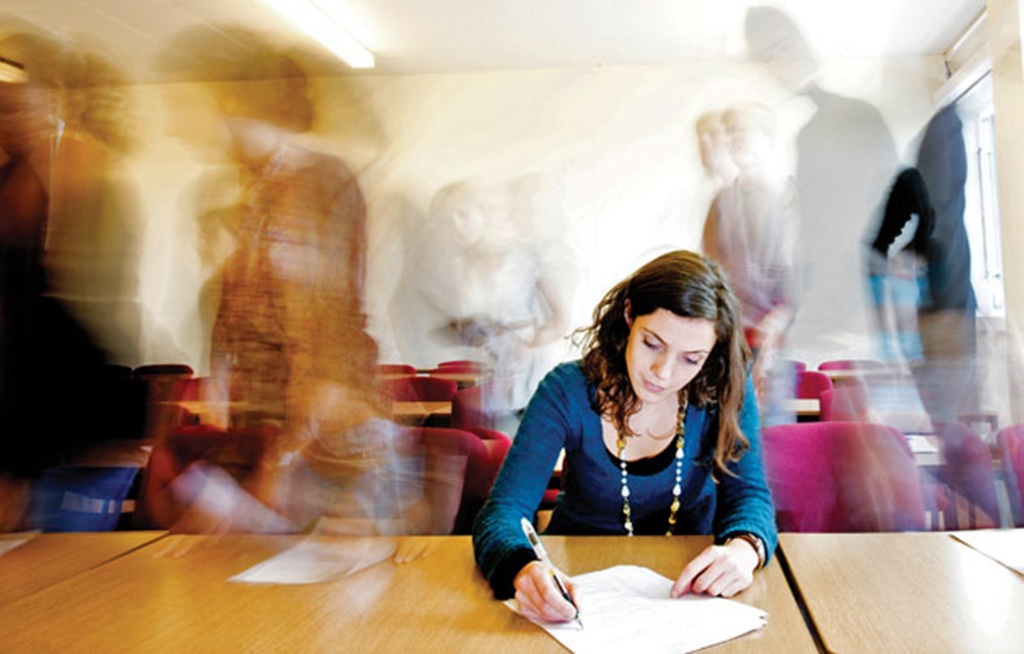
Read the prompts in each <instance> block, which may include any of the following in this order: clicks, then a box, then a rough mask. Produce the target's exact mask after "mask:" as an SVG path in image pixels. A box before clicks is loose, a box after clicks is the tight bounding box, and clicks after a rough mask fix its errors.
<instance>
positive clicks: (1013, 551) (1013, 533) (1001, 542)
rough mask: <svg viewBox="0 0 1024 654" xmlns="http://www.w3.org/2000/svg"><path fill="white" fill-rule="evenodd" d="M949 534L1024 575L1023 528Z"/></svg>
mask: <svg viewBox="0 0 1024 654" xmlns="http://www.w3.org/2000/svg"><path fill="white" fill-rule="evenodd" d="M950 536H952V537H953V538H955V539H956V540H959V541H960V542H962V543H964V544H965V545H968V546H969V547H972V548H974V549H976V550H978V551H979V552H981V553H982V554H984V555H985V556H988V557H990V558H993V559H995V560H996V561H999V562H1000V563H1002V564H1003V565H1005V566H1006V567H1008V568H1010V569H1011V570H1016V571H1017V572H1019V573H1020V574H1022V575H1024V529H978V530H972V531H956V532H953V533H951V534H950Z"/></svg>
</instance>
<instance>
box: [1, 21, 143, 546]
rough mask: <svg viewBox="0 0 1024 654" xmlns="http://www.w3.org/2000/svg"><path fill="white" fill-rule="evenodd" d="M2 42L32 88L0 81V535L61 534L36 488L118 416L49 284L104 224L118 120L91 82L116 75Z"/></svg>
mask: <svg viewBox="0 0 1024 654" xmlns="http://www.w3.org/2000/svg"><path fill="white" fill-rule="evenodd" d="M9 38H10V39H14V40H17V42H18V45H19V50H20V51H21V52H23V53H24V54H25V56H26V57H27V59H26V61H25V70H26V73H27V75H28V79H29V81H28V82H26V83H16V84H9V83H0V148H2V151H3V167H2V168H0V287H2V295H0V424H2V425H3V429H2V430H0V434H2V437H0V529H2V530H11V529H17V528H26V527H41V528H59V527H60V525H59V524H58V522H59V516H55V515H52V514H51V513H49V509H48V508H47V507H48V504H47V503H46V502H45V501H44V500H45V498H44V497H43V496H42V495H41V493H43V490H42V489H44V488H46V486H45V485H40V483H39V482H40V480H41V479H43V478H44V477H45V476H46V475H47V471H48V470H51V469H53V468H55V467H57V466H59V465H61V464H66V463H72V462H74V461H76V460H77V459H78V458H79V456H80V455H82V454H84V453H85V452H86V451H87V450H88V448H89V447H90V446H92V445H95V444H97V443H98V442H99V441H100V440H103V439H106V438H109V433H108V432H107V431H106V430H104V429H101V428H100V425H101V424H103V423H104V420H103V416H104V415H106V414H107V412H110V411H114V412H119V411H121V410H123V409H124V407H120V406H116V405H114V404H112V403H111V397H110V396H108V395H107V394H106V393H107V392H108V390H109V387H107V386H106V385H105V384H104V380H105V379H106V377H105V375H104V373H105V365H106V363H107V362H108V357H107V354H106V353H105V352H104V350H103V349H102V348H101V347H100V346H99V345H98V344H97V343H96V341H95V339H94V337H93V335H92V334H91V333H90V332H89V331H88V330H87V329H86V328H85V327H83V325H82V324H80V322H79V320H78V319H77V318H76V316H75V315H74V314H73V313H72V312H71V311H70V310H69V308H68V307H67V306H66V305H65V303H64V302H63V301H62V300H61V299H60V294H59V293H58V292H57V291H58V288H57V285H55V284H54V282H53V280H54V279H55V278H56V279H61V280H62V281H64V282H65V284H70V283H72V281H71V280H72V279H73V278H74V274H73V273H72V274H70V275H69V273H71V268H74V266H72V265H70V263H69V262H70V261H71V258H72V257H77V256H79V254H80V253H77V247H78V245H79V244H77V243H74V242H73V240H72V242H70V243H69V242H65V241H63V240H62V238H61V237H62V235H63V233H65V232H69V231H71V232H73V231H75V230H78V229H79V228H80V227H81V225H80V224H79V223H84V224H88V225H95V224H96V221H100V222H102V220H103V218H97V215H96V213H97V212H99V211H100V209H99V207H100V206H102V205H103V203H104V202H105V201H106V199H107V198H108V195H107V193H108V188H107V187H106V186H105V177H104V171H105V170H107V168H106V167H105V164H106V163H107V162H109V161H111V159H112V157H113V154H112V152H111V149H110V146H109V142H110V141H117V137H116V136H115V135H114V134H113V133H112V132H108V131H107V128H110V123H111V122H116V118H115V117H114V116H112V115H110V114H109V113H108V112H107V111H106V109H107V107H106V106H105V104H104V100H103V98H104V97H105V90H102V89H96V88H93V87H92V86H90V84H93V83H98V82H99V81H100V79H102V81H103V82H104V83H106V82H108V81H111V80H110V79H109V78H107V77H104V76H102V75H101V76H99V78H97V77H96V76H93V75H92V73H94V72H96V71H100V70H103V71H113V69H112V68H107V66H108V65H107V64H106V63H105V62H103V61H101V60H100V59H98V58H96V57H95V56H94V55H88V54H85V53H84V52H82V51H80V50H79V49H78V48H77V47H75V45H74V44H71V43H69V42H63V41H58V40H53V39H47V38H42V37H38V36H35V35H27V34H26V35H17V36H13V37H9ZM0 45H4V46H8V47H9V46H10V41H5V42H4V44H0ZM78 272H82V271H80V270H75V271H74V273H78ZM115 276H116V275H115ZM69 278H70V279H69ZM55 483H56V482H55ZM58 485H59V484H58ZM34 491H35V492H34ZM33 495H35V497H33Z"/></svg>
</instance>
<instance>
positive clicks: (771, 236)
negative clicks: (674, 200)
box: [697, 104, 796, 401]
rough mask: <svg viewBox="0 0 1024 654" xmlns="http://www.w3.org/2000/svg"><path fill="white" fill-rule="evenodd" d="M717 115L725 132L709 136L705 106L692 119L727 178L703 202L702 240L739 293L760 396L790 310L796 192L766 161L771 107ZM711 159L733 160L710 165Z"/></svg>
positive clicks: (704, 153) (704, 152)
mask: <svg viewBox="0 0 1024 654" xmlns="http://www.w3.org/2000/svg"><path fill="white" fill-rule="evenodd" d="M719 115H720V121H721V129H722V131H723V136H724V138H723V139H720V140H714V139H710V138H706V133H707V125H708V124H709V119H708V115H707V114H706V115H705V116H704V117H702V118H701V119H700V120H698V123H697V130H698V136H699V137H700V141H701V160H702V161H703V162H704V164H705V168H707V169H708V172H709V173H711V174H713V175H716V176H718V177H719V178H720V179H723V181H726V182H727V183H726V184H725V185H724V186H723V187H722V189H721V190H720V191H719V192H718V195H716V196H715V199H714V201H713V202H712V203H711V207H710V208H709V209H708V215H707V219H706V220H705V222H704V233H703V235H702V237H701V247H702V248H703V250H704V253H705V254H706V255H708V256H709V257H711V258H712V259H714V260H715V261H717V262H718V263H719V264H720V265H721V266H722V269H723V270H724V271H725V274H726V276H727V277H728V278H729V282H730V284H731V285H732V288H733V290H734V292H735V293H736V296H737V298H738V299H739V301H740V314H741V319H742V324H743V331H744V334H745V336H746V339H747V344H748V345H749V346H750V349H751V351H752V352H753V353H754V365H753V370H752V376H753V378H754V384H755V388H757V391H758V396H759V397H761V399H762V401H763V399H764V398H763V392H764V390H765V388H764V384H765V382H766V379H767V374H768V371H769V370H770V369H771V365H772V362H773V360H774V356H775V353H776V351H777V350H778V348H779V347H781V346H782V340H783V336H784V334H785V331H786V328H787V327H788V325H789V322H790V320H791V318H792V315H793V309H792V305H793V302H792V284H793V247H794V239H795V235H796V216H795V212H796V207H795V201H796V198H795V193H794V190H793V188H792V182H791V180H789V179H787V178H786V177H785V176H783V175H779V174H778V172H777V171H776V169H775V166H773V164H772V161H771V149H772V138H773V135H774V129H775V127H774V116H773V115H772V113H771V111H770V110H769V109H768V108H767V107H763V106H761V105H756V104H745V105H737V106H734V107H730V108H729V109H727V110H726V111H724V112H722V113H721V114H719ZM710 162H731V166H727V164H725V163H719V164H717V165H716V166H714V167H713V168H709V163H710ZM729 168H731V169H734V170H735V171H736V175H735V176H734V177H733V178H732V179H731V180H729V179H728V178H725V177H724V176H723V175H722V172H721V171H722V170H723V169H726V170H727V169H729Z"/></svg>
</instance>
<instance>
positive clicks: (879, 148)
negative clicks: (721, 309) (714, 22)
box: [745, 6, 899, 359]
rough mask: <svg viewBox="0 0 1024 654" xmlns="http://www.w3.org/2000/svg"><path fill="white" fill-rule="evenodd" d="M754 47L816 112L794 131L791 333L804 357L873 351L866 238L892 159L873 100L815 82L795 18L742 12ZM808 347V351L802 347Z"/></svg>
mask: <svg viewBox="0 0 1024 654" xmlns="http://www.w3.org/2000/svg"><path fill="white" fill-rule="evenodd" d="M745 33H746V39H747V44H748V48H749V50H750V53H751V56H752V57H753V58H754V59H756V60H758V61H761V62H763V63H764V64H765V65H766V66H767V68H768V70H769V72H770V73H771V74H773V75H774V76H775V78H776V79H777V80H778V81H779V82H780V83H781V84H782V85H783V86H785V87H787V88H789V89H791V90H792V91H793V92H795V93H799V94H800V95H802V96H805V97H807V98H808V99H809V100H811V102H813V103H814V107H815V112H814V115H813V116H812V117H811V119H810V120H809V121H808V122H807V123H806V124H805V125H804V126H803V127H802V128H801V130H800V133H799V135H798V137H797V144H796V145H797V172H796V189H797V198H798V215H799V217H800V230H799V234H798V238H797V245H796V278H797V302H796V303H797V305H798V310H797V311H796V313H795V314H794V318H793V322H792V324H791V326H790V328H789V332H788V337H789V340H790V342H791V343H794V344H798V347H799V348H800V351H797V352H795V353H794V354H795V355H796V356H797V358H802V359H814V358H817V359H821V358H835V357H836V356H837V355H840V354H841V355H843V356H844V357H846V358H857V357H859V356H868V355H869V354H870V356H875V343H874V342H873V340H874V335H875V327H876V325H875V323H874V317H875V313H874V312H873V311H871V310H870V303H869V299H870V293H869V291H868V284H867V281H866V280H867V276H868V270H867V261H868V260H869V258H868V256H867V255H868V250H869V248H868V245H869V243H870V239H871V238H872V237H873V231H874V229H875V228H876V227H877V223H878V220H879V216H880V215H881V209H880V207H881V205H882V203H883V202H884V201H885V197H886V195H887V191H888V185H889V183H890V180H891V179H892V177H893V175H894V173H895V172H896V169H897V166H898V163H899V159H898V156H897V153H896V144H895V142H894V140H893V137H892V134H891V133H890V132H889V129H888V127H887V126H886V124H885V121H884V119H883V118H882V115H881V113H880V112H879V111H878V109H877V108H876V107H874V106H873V105H871V104H869V103H868V102H865V101H863V100H860V99H856V98H849V97H844V96H841V95H838V94H836V93H833V92H831V91H828V90H827V89H825V88H823V87H822V86H820V85H819V84H818V82H817V81H816V78H817V76H818V62H817V59H816V57H815V55H814V53H813V52H812V50H811V47H810V44H809V43H808V42H807V40H806V38H805V37H804V35H803V34H802V33H801V31H800V29H799V28H798V27H797V25H796V24H795V23H794V22H793V20H792V19H791V18H790V17H789V16H788V15H786V14H785V13H783V12H782V11H780V10H779V9H776V8H774V7H767V6H760V7H752V8H751V9H749V10H748V11H747V15H746V21H745ZM805 350H806V351H805Z"/></svg>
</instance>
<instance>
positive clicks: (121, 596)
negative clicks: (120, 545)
mask: <svg viewBox="0 0 1024 654" xmlns="http://www.w3.org/2000/svg"><path fill="white" fill-rule="evenodd" d="M296 542H298V537H289V536H223V537H209V536H169V537H167V538H165V539H163V540H162V541H160V542H158V543H156V544H155V545H152V546H149V547H145V548H143V549H140V550H137V551H135V552H132V553H131V554H129V555H127V556H124V557H120V558H118V559H116V560H113V561H110V562H109V563H107V564H105V565H103V566H100V567H97V568H93V569H92V570H89V571H88V572H86V573H83V574H80V575H77V576H75V577H72V578H70V579H67V580H66V581H65V582H63V583H60V584H57V585H54V586H51V587H50V588H47V589H45V590H44V591H42V592H39V593H36V594H34V595H31V596H28V597H24V598H22V600H20V601H17V602H13V603H9V604H6V605H3V606H0V623H2V624H4V625H18V626H17V628H13V629H11V628H9V629H6V630H5V631H6V633H5V635H4V637H3V645H2V648H3V649H4V651H13V652H33V653H34V652H38V651H83V652H97V651H115V650H116V651H130V652H150V651H168V652H172V651H174V652H176V651H208V652H222V651H235V652H237V651H251V652H270V651H274V652H299V651H303V652H313V651H350V652H401V653H408V654H413V653H417V654H418V653H420V652H446V653H447V652H506V651H514V652H552V653H554V652H564V651H565V650H564V649H563V648H562V646H561V645H560V644H558V642H557V641H555V640H554V639H553V638H551V637H550V636H549V635H548V634H547V633H546V632H544V631H543V630H542V629H540V628H539V627H537V626H535V625H533V624H532V623H529V622H527V621H526V620H524V619H522V618H520V617H519V616H517V615H516V614H515V613H513V612H512V611H511V610H509V609H508V608H507V607H505V606H504V605H502V604H501V603H499V602H497V601H495V600H494V599H493V596H492V595H491V592H490V589H489V588H488V586H487V584H486V582H485V581H484V579H483V578H482V576H481V575H480V573H479V571H477V569H476V567H475V564H474V562H473V555H472V545H471V543H470V539H469V537H468V536H436V537H425V538H423V539H420V540H419V541H417V542H421V543H426V545H427V548H428V552H427V555H426V556H425V557H423V558H421V559H418V560H416V561H414V562H412V563H408V564H404V565H395V564H394V563H392V562H391V561H390V560H387V561H384V562H382V563H379V564H377V565H373V566H371V567H369V568H366V569H364V570H361V571H360V572H357V573H355V574H353V575H351V576H347V577H341V578H339V579H337V580H334V581H331V582H325V583H318V584H306V585H255V584H239V583H232V582H229V581H228V578H229V577H231V576H233V575H235V574H237V573H239V572H242V571H244V570H246V569H248V568H250V567H251V566H253V565H255V564H256V563H259V562H261V561H263V560H265V559H266V558H268V557H270V556H272V555H273V554H275V553H277V552H280V551H282V550H284V549H285V548H287V547H289V546H291V545H293V544H295V543H296ZM709 542H710V539H709V538H706V537H699V536H693V537H675V538H671V539H667V538H664V537H636V538H633V539H628V538H625V537H621V536H617V537H549V538H546V539H545V543H546V545H547V549H548V551H549V553H550V555H551V558H552V559H553V560H554V561H555V563H556V564H557V565H559V566H561V567H562V568H563V569H564V570H565V571H566V572H567V573H569V574H578V573H582V572H587V571H590V570H594V569H600V568H604V567H608V566H611V565H615V564H619V563H633V564H639V565H645V566H648V567H650V568H652V569H654V570H656V571H658V572H660V573H662V574H665V575H666V576H674V575H675V574H677V573H678V572H679V570H680V568H681V566H682V562H683V561H685V560H686V559H687V558H688V557H689V556H692V555H693V554H695V553H696V552H698V551H699V550H700V549H702V548H703V547H704V546H705V545H706V544H707V543H709ZM342 543H344V541H339V546H344V545H343V544H342ZM737 599H739V600H740V601H743V602H747V603H750V604H752V605H755V606H758V607H759V608H762V609H764V610H766V611H768V613H769V624H768V625H767V626H766V627H765V628H763V629H760V630H758V631H756V632H753V633H751V634H748V635H746V636H743V637H741V638H739V639H737V640H734V641H731V642H727V643H724V644H722V645H719V646H716V647H715V648H714V649H713V650H709V651H714V652H723V653H725V652H749V651H759V652H787V653H789V652H801V651H803V652H813V651H816V650H815V648H814V643H813V641H812V638H811V635H810V632H809V631H808V629H807V626H806V624H805V623H804V621H803V618H802V617H801V615H800V613H799V609H798V608H797V605H796V602H795V600H794V599H793V596H792V594H791V593H790V590H789V588H788V586H787V584H786V580H785V578H784V575H783V574H782V570H781V568H780V567H779V565H778V564H777V563H772V564H771V565H769V566H768V567H767V568H766V569H765V570H763V571H761V572H760V573H759V574H758V576H757V578H756V579H755V582H754V585H753V586H752V587H751V588H749V589H748V590H746V591H744V593H742V594H741V595H740V596H739V597H738V598H737Z"/></svg>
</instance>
